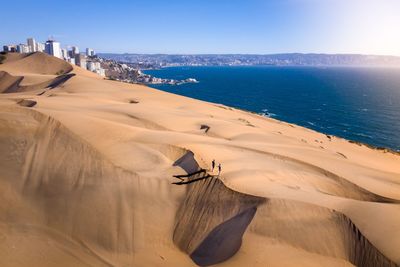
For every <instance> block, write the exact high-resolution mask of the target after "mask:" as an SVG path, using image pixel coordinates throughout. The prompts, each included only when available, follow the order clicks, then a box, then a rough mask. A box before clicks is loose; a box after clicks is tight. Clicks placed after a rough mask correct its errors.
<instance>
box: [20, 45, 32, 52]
mask: <svg viewBox="0 0 400 267" xmlns="http://www.w3.org/2000/svg"><path fill="white" fill-rule="evenodd" d="M17 52H18V53H29V52H30V50H29V46H27V45H26V44H19V45H17Z"/></svg>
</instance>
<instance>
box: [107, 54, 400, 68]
mask: <svg viewBox="0 0 400 267" xmlns="http://www.w3.org/2000/svg"><path fill="white" fill-rule="evenodd" d="M99 56H100V57H103V58H106V59H112V60H115V61H119V62H126V63H131V64H137V65H143V66H147V67H167V66H243V65H244V66H247V65H277V66H399V67H400V57H397V56H377V55H360V54H301V53H291V54H272V55H250V54H197V55H196V54H193V55H178V54H176V55H173V54H112V53H100V54H99Z"/></svg>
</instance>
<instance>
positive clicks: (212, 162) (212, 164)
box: [211, 159, 215, 172]
mask: <svg viewBox="0 0 400 267" xmlns="http://www.w3.org/2000/svg"><path fill="white" fill-rule="evenodd" d="M214 168H215V159H213V160H212V161H211V171H212V172H214Z"/></svg>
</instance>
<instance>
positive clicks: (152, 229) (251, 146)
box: [0, 53, 400, 267]
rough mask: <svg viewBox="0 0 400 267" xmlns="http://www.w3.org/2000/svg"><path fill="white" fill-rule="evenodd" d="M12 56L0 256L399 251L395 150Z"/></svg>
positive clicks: (390, 260) (287, 261)
mask: <svg viewBox="0 0 400 267" xmlns="http://www.w3.org/2000/svg"><path fill="white" fill-rule="evenodd" d="M7 57H8V58H7V59H6V60H5V63H4V64H1V65H0V266H5V267H8V266H10V267H11V266H12V267H13V266H121V267H122V266H124V267H125V266H197V265H203V266H207V265H214V264H215V265H216V266H276V267H281V266H399V265H400V156H399V155H398V154H396V153H392V152H390V151H384V150H376V149H371V148H369V147H366V146H364V145H360V144H355V143H350V142H348V141H347V140H344V139H340V138H337V137H333V136H326V135H324V134H321V133H318V132H315V131H312V130H308V129H305V128H302V127H299V126H296V125H290V124H288V123H284V122H280V121H277V120H274V119H269V118H264V117H261V116H258V115H255V114H251V113H247V112H244V111H240V110H237V109H233V108H230V107H226V106H223V105H219V104H213V103H207V102H202V101H199V100H194V99H190V98H186V97H182V96H177V95H173V94H169V93H165V92H161V91H158V90H155V89H151V88H148V87H145V86H140V85H132V84H126V83H120V82H115V81H108V80H104V79H102V78H101V77H99V76H97V75H96V74H93V73H91V72H88V71H85V70H82V69H80V68H79V67H72V66H70V65H69V64H67V63H65V62H64V61H62V60H59V59H56V58H53V57H50V56H47V55H45V54H42V53H34V54H28V55H19V54H8V55H7ZM213 159H215V160H216V162H217V164H218V163H221V164H222V173H221V175H220V177H219V179H218V178H216V177H208V178H206V177H205V173H204V172H197V173H195V174H193V175H189V178H185V179H187V180H188V181H191V182H190V183H188V184H182V185H175V184H172V183H173V182H177V179H176V178H174V177H173V175H185V174H186V173H187V172H189V174H190V173H191V172H195V171H197V170H198V169H200V168H202V169H206V170H207V171H208V173H209V174H211V175H212V174H214V175H216V174H217V171H214V173H212V172H211V170H210V168H211V161H212V160H213ZM182 179H183V178H182ZM178 181H179V180H178Z"/></svg>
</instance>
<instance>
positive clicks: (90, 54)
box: [86, 48, 96, 57]
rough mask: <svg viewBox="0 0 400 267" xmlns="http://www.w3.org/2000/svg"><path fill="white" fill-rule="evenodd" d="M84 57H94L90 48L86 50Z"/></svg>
mask: <svg viewBox="0 0 400 267" xmlns="http://www.w3.org/2000/svg"><path fill="white" fill-rule="evenodd" d="M86 55H87V56H88V57H93V56H95V55H96V53H95V52H94V50H93V49H92V48H86Z"/></svg>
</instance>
